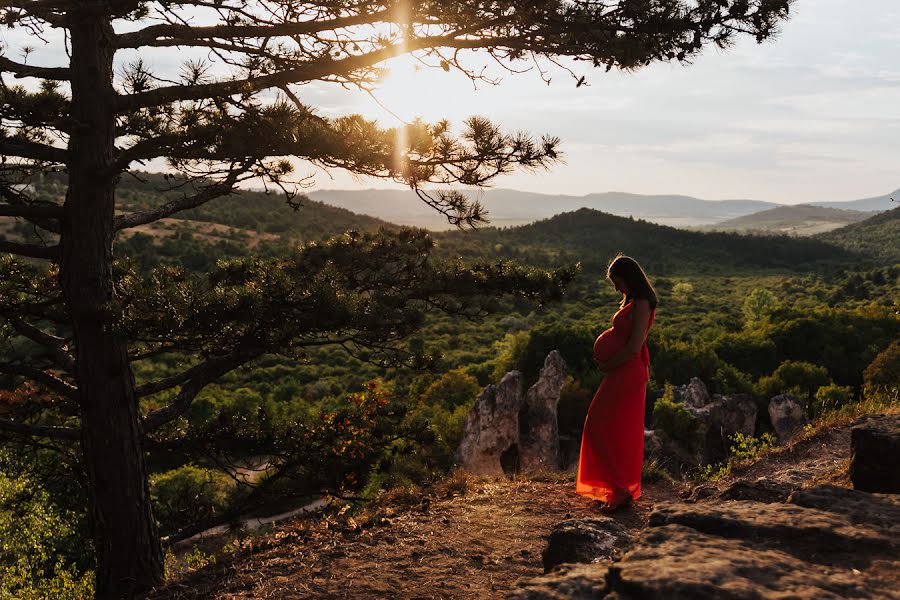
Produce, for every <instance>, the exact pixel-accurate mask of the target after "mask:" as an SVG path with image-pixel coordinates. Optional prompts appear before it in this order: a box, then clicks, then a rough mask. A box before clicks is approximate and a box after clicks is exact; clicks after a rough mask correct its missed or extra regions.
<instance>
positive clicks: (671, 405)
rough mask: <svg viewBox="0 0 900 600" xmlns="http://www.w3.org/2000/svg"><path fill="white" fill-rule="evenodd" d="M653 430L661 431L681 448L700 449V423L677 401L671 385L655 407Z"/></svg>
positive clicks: (667, 386) (694, 450)
mask: <svg viewBox="0 0 900 600" xmlns="http://www.w3.org/2000/svg"><path fill="white" fill-rule="evenodd" d="M653 428H654V429H661V430H662V431H663V432H665V434H666V435H667V436H669V437H670V438H671V439H672V440H673V441H675V442H676V443H677V444H679V445H680V446H681V447H683V448H685V449H687V450H689V451H690V452H696V451H697V450H698V449H699V448H700V443H701V439H700V434H701V432H700V422H699V421H698V420H697V418H696V417H694V415H692V414H691V413H690V412H689V411H688V409H686V408H685V407H684V405H683V404H681V403H679V402H676V401H675V393H674V389H673V388H672V385H671V384H666V391H665V393H664V394H663V397H662V398H660V399H659V400H657V401H656V404H655V405H654V406H653Z"/></svg>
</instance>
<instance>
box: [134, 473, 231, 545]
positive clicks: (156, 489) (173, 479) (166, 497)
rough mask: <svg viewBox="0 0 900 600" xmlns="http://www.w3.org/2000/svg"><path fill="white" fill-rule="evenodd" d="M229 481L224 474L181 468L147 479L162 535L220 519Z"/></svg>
mask: <svg viewBox="0 0 900 600" xmlns="http://www.w3.org/2000/svg"><path fill="white" fill-rule="evenodd" d="M232 488H233V484H232V480H231V479H230V478H229V477H228V476H227V475H225V474H223V473H220V472H217V471H210V470H208V469H202V468H200V467H197V466H194V465H190V464H188V465H184V466H181V467H178V468H177V469H173V470H171V471H166V472H165V473H159V474H157V475H153V476H151V477H150V495H151V497H152V498H153V502H154V512H155V514H156V518H157V519H158V520H159V525H160V531H161V532H162V533H163V534H164V535H165V534H169V533H173V532H175V531H178V530H179V529H182V528H183V527H186V526H188V525H193V524H196V523H202V522H205V521H209V520H210V519H213V518H215V517H216V516H218V515H221V514H222V513H223V512H225V510H226V509H227V507H228V499H229V492H230V491H231V489H232Z"/></svg>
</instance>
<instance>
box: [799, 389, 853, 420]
mask: <svg viewBox="0 0 900 600" xmlns="http://www.w3.org/2000/svg"><path fill="white" fill-rule="evenodd" d="M852 400H853V388H851V387H843V386H839V385H836V384H833V383H832V384H829V385H823V386H822V387H820V388H819V389H818V390H816V395H815V398H814V399H813V401H812V402H811V405H810V411H809V416H810V418H816V417H818V416H819V415H821V414H822V413H824V412H825V411H830V410H836V409H839V408H841V407H843V406H846V405H847V404H850V402H851V401H852Z"/></svg>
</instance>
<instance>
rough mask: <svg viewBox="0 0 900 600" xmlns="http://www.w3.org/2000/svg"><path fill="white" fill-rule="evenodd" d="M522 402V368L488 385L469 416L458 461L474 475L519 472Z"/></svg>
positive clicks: (455, 458) (456, 458) (457, 452)
mask: <svg viewBox="0 0 900 600" xmlns="http://www.w3.org/2000/svg"><path fill="white" fill-rule="evenodd" d="M522 402H523V397H522V374H521V373H519V372H518V371H510V372H509V373H507V374H506V375H504V376H503V379H501V380H500V383H499V384H497V385H489V386H487V387H486V388H485V389H484V391H483V392H482V393H481V396H479V398H478V400H477V401H476V402H475V406H474V407H472V410H471V411H470V412H469V415H468V417H467V418H466V424H465V426H464V427H463V437H462V441H461V442H460V444H459V448H457V450H456V455H455V456H454V462H455V463H456V464H457V465H458V466H460V467H462V468H463V469H465V470H467V471H469V472H470V473H472V474H474V475H482V476H488V477H491V476H500V475H503V474H504V472H515V471H516V470H517V469H518V465H517V462H518V461H517V456H518V453H519V447H518V444H519V411H520V410H521V409H522ZM504 467H506V468H504Z"/></svg>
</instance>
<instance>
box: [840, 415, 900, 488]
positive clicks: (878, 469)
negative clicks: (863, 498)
mask: <svg viewBox="0 0 900 600" xmlns="http://www.w3.org/2000/svg"><path fill="white" fill-rule="evenodd" d="M850 480H851V481H852V482H853V487H854V488H856V489H858V490H863V491H866V492H882V493H886V494H900V415H873V416H870V417H867V418H866V419H864V420H863V421H862V422H861V423H860V424H859V425H856V426H855V427H854V428H853V429H852V430H851V432H850Z"/></svg>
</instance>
